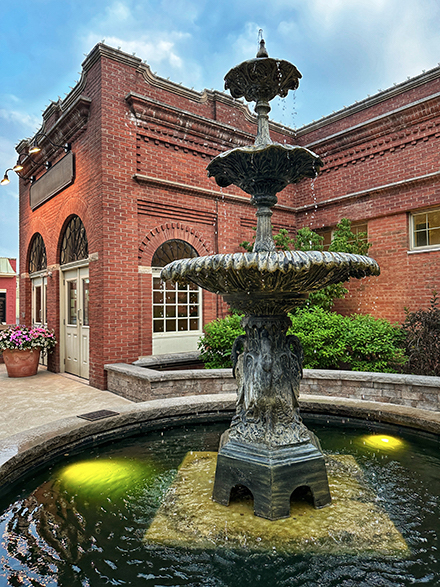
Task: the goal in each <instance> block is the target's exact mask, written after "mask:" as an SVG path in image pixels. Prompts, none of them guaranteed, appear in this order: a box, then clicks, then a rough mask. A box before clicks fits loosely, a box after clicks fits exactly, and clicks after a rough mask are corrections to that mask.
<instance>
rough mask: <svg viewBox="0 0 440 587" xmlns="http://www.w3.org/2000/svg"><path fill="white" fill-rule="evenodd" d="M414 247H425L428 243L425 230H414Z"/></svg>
mask: <svg viewBox="0 0 440 587" xmlns="http://www.w3.org/2000/svg"><path fill="white" fill-rule="evenodd" d="M415 237H416V238H415V241H416V247H426V245H427V244H428V241H427V237H426V232H425V231H423V232H416V234H415Z"/></svg>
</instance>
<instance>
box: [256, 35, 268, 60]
mask: <svg viewBox="0 0 440 587" xmlns="http://www.w3.org/2000/svg"><path fill="white" fill-rule="evenodd" d="M257 57H258V58H260V57H269V53H268V52H267V49H266V43H265V42H264V39H261V41H260V49H259V50H258V53H257Z"/></svg>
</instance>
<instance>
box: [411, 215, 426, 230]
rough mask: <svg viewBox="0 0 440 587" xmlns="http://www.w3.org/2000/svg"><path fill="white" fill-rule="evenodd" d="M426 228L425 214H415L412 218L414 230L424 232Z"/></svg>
mask: <svg viewBox="0 0 440 587" xmlns="http://www.w3.org/2000/svg"><path fill="white" fill-rule="evenodd" d="M425 228H426V214H416V215H415V216H414V230H424V229H425Z"/></svg>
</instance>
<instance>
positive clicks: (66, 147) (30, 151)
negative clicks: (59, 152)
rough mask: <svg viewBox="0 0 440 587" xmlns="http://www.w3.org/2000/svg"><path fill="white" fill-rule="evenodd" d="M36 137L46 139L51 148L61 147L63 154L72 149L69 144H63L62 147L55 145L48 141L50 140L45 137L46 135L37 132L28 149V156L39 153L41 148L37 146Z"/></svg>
mask: <svg viewBox="0 0 440 587" xmlns="http://www.w3.org/2000/svg"><path fill="white" fill-rule="evenodd" d="M38 137H46V139H47V140H48V141H49V143H50V144H51V145H52V147H58V148H59V147H62V148H63V149H64V152H65V153H68V152H69V151H70V150H71V149H72V145H71V143H64V145H57V144H56V143H54V142H53V141H51V140H50V138H49V137H48V136H47V134H46V133H44V132H38V133H37V134H36V135H35V137H34V140H33V141H32V145H31V146H30V147H29V149H28V154H29V155H33V154H34V153H38V152H39V151H41V147H40V146H39V144H38V141H37V139H38Z"/></svg>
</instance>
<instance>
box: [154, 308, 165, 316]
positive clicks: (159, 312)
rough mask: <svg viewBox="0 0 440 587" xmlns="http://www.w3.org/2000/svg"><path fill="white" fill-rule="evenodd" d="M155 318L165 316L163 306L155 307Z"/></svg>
mask: <svg viewBox="0 0 440 587" xmlns="http://www.w3.org/2000/svg"><path fill="white" fill-rule="evenodd" d="M153 318H163V306H154V307H153Z"/></svg>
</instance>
